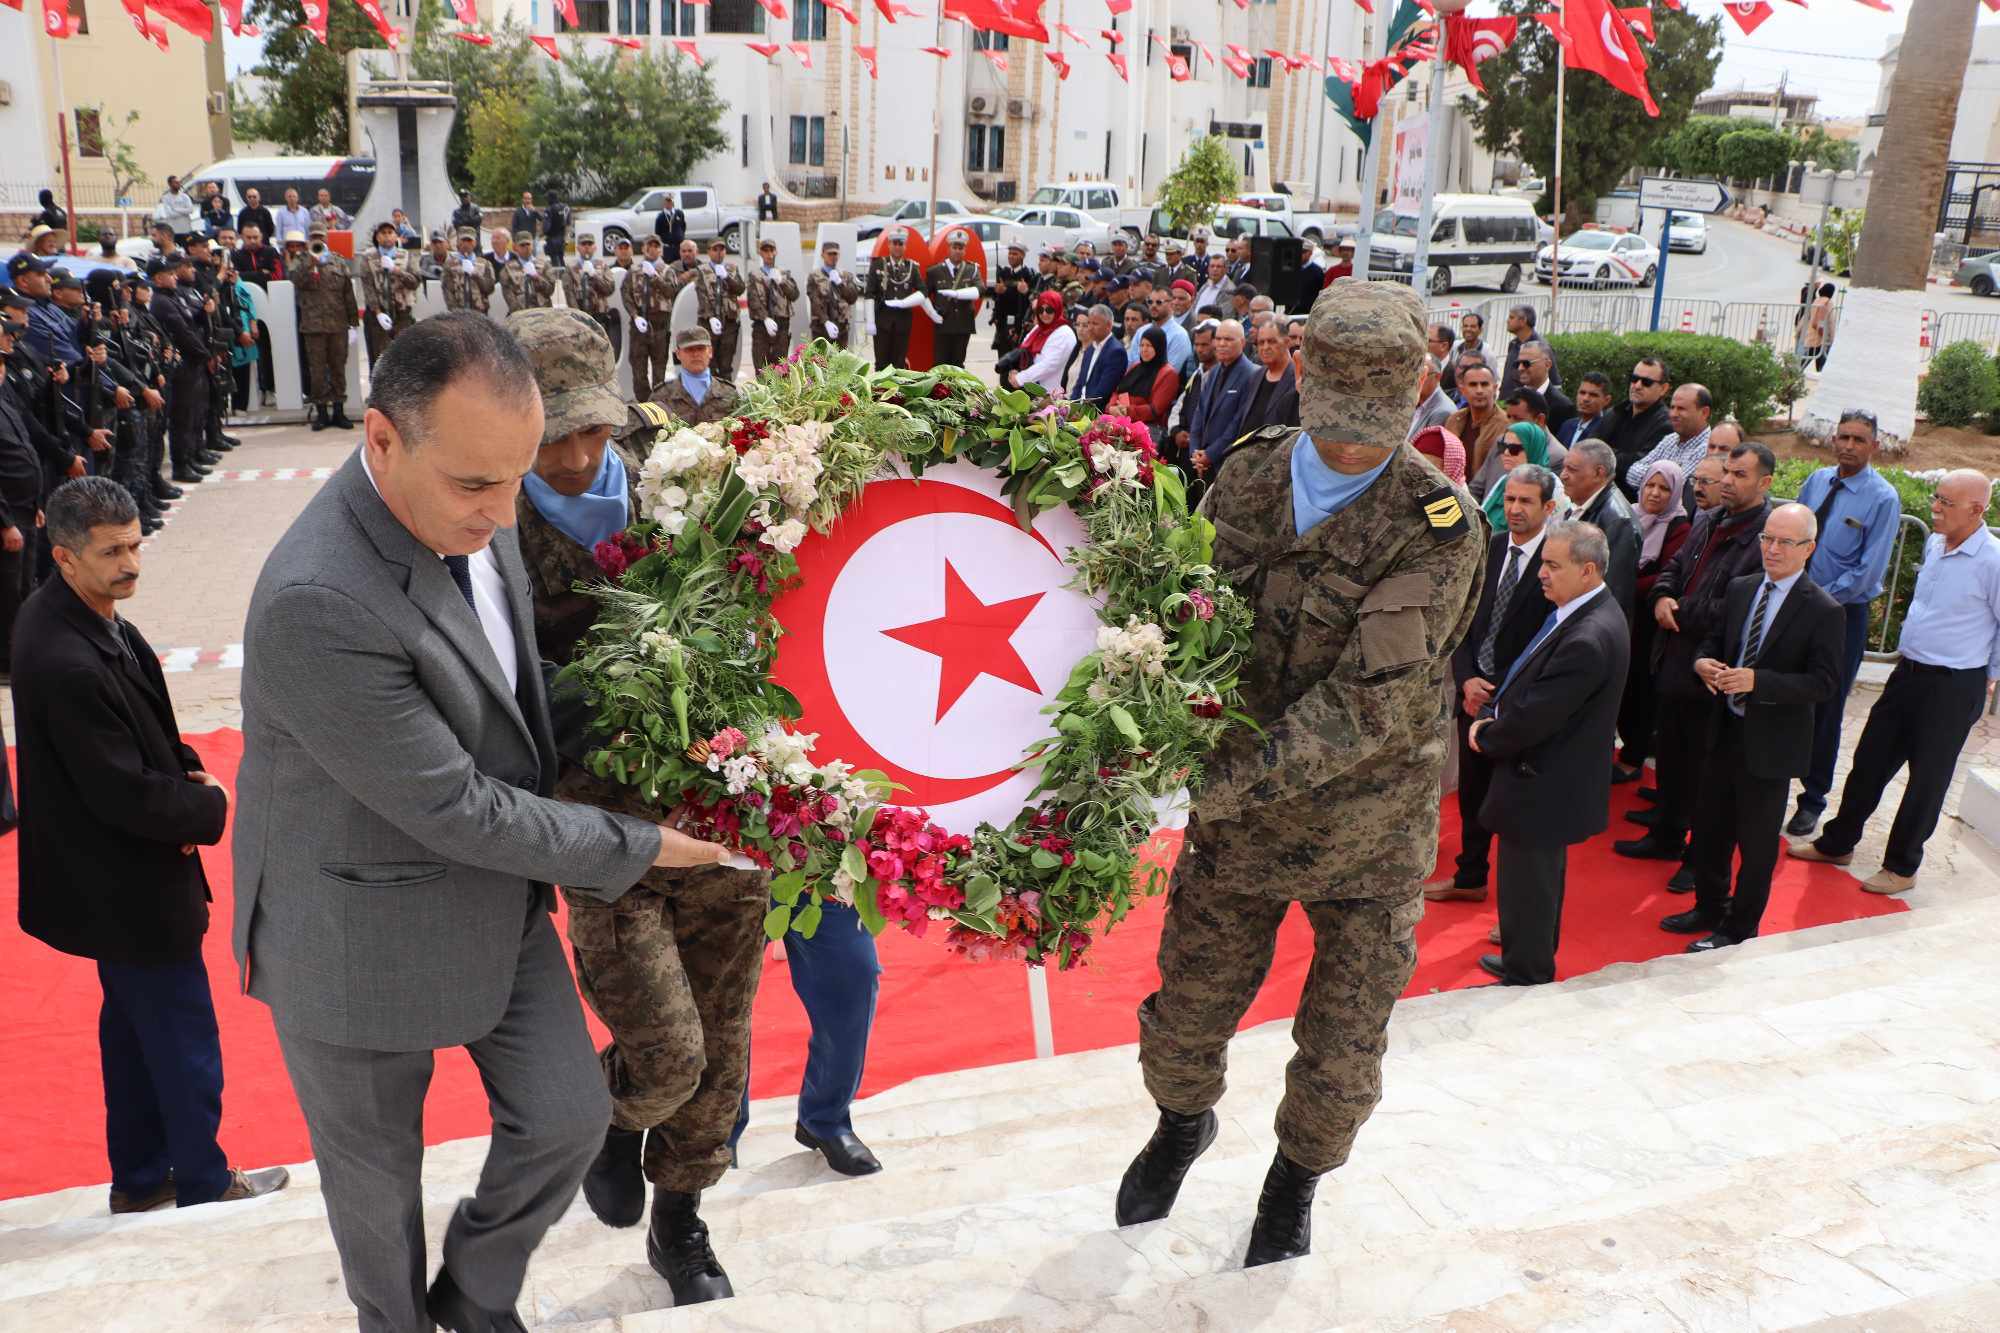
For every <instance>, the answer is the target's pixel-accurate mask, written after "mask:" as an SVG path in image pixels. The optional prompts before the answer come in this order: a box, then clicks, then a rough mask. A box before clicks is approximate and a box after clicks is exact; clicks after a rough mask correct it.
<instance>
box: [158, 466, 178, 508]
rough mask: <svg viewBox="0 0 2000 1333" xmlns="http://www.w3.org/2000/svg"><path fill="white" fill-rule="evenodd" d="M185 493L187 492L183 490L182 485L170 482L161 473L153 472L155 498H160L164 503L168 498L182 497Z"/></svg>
mask: <svg viewBox="0 0 2000 1333" xmlns="http://www.w3.org/2000/svg"><path fill="white" fill-rule="evenodd" d="M184 493H185V492H183V491H182V490H181V488H180V487H178V486H176V485H174V484H173V483H171V482H169V481H168V480H167V479H166V478H165V477H162V476H161V475H160V474H159V473H157V472H155V473H154V474H153V498H154V499H155V500H158V501H160V502H161V503H162V504H164V503H166V502H167V501H168V500H178V499H180V498H181V496H182V495H183V494H184Z"/></svg>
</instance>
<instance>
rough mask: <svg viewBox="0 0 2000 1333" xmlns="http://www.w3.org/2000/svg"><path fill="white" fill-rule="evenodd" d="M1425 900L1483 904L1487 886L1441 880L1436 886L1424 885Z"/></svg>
mask: <svg viewBox="0 0 2000 1333" xmlns="http://www.w3.org/2000/svg"><path fill="white" fill-rule="evenodd" d="M1424 899H1425V901H1427V902H1433V903H1483V902H1485V901H1486V886H1485V885H1484V884H1479V885H1465V884H1459V883H1456V882H1454V881H1452V880H1446V879H1441V880H1439V881H1438V882H1437V883H1435V884H1426V885H1424Z"/></svg>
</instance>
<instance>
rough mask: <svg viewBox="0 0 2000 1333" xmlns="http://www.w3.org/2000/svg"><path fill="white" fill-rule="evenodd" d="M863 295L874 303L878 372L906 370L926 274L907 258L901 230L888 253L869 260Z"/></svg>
mask: <svg viewBox="0 0 2000 1333" xmlns="http://www.w3.org/2000/svg"><path fill="white" fill-rule="evenodd" d="M862 295H864V296H866V297H868V298H869V299H870V300H872V301H874V302H875V369H877V370H886V369H888V368H889V367H890V366H894V367H896V368H897V369H898V370H903V369H907V368H908V366H909V364H910V328H911V326H912V325H913V323H914V322H915V319H916V315H915V311H916V307H918V306H920V305H922V304H923V303H924V273H923V270H922V269H920V268H918V267H917V261H916V260H914V259H910V258H907V257H905V256H904V254H903V229H902V228H901V227H898V228H896V229H895V230H894V231H892V232H890V233H889V253H888V254H886V255H878V256H876V257H875V258H874V259H873V260H871V261H869V264H868V286H867V288H866V289H865V290H864V291H863V293H862Z"/></svg>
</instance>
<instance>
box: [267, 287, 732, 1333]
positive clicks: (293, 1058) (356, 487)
mask: <svg viewBox="0 0 2000 1333" xmlns="http://www.w3.org/2000/svg"><path fill="white" fill-rule="evenodd" d="M362 431H363V437H364V438H363V442H362V446H361V448H360V449H359V450H358V451H357V452H356V454H355V455H354V456H353V457H351V458H349V459H348V461H347V463H346V464H345V466H343V467H342V468H341V469H340V471H339V472H338V473H337V474H336V475H335V476H334V478H333V480H332V481H331V482H329V483H328V485H327V486H326V488H325V490H323V491H322V492H321V493H320V494H319V495H318V496H317V497H315V498H314V500H313V501H312V503H311V504H309V505H307V506H306V509H305V512H304V513H302V514H301V515H299V518H298V520H297V521H296V522H295V523H293V524H292V527H291V530H290V531H289V532H287V533H286V535H285V537H284V538H283V540H281V541H280V542H279V543H278V545H277V547H276V548H275V549H274V550H273V552H272V554H271V557H270V559H269V560H267V561H266V562H265V564H264V570H263V573H262V575H261V576H260V577H259V578H258V581H257V588H256V592H255V593H254V594H253V596H252V597H251V601H250V616H249V624H248V626H247V628H246V630H245V633H244V671H243V685H242V695H243V731H244V754H243V766H242V769H241V774H240V778H239V792H240V798H239V805H238V815H237V820H236V831H235V842H234V852H235V864H236V883H237V886H238V887H237V898H236V922H235V933H234V944H235V950H236V959H237V963H238V966H239V967H240V968H241V971H242V981H243V984H244V986H245V988H246V989H247V990H248V992H249V993H250V994H251V995H253V996H255V997H256V998H258V999H260V1000H262V1001H264V1002H265V1003H266V1004H268V1005H270V1007H271V1016H272V1020H273V1022H274V1023H275V1025H276V1027H277V1030H278V1039H279V1044H280V1046H281V1048H282V1049H283V1051H284V1056H285V1064H286V1068H287V1069H288V1070H289V1071H290V1073H291V1077H292V1086H293V1088H294V1089H295V1090H296V1092H297V1094H298V1098H299V1105H300V1107H301V1109H303V1111H304V1112H305V1117H306V1124H307V1127H308V1128H309V1129H310V1131H311V1133H312V1144H313V1154H314V1156H315V1157H316V1158H317V1159H318V1162H319V1166H320V1179H321V1185H322V1190H323V1192H324V1194H325V1197H326V1208H327V1220H328V1222H329V1223H330V1224H331V1225H332V1228H333V1236H334V1243H335V1245H336V1246H337V1247H338V1249H339V1251H340V1261H341V1270H342V1272H343V1274H344V1275H345V1277H346V1282H347V1292H348V1296H349V1297H350V1298H351V1299H352V1300H353V1301H354V1303H355V1306H356V1307H357V1310H358V1312H359V1316H360V1326H361V1328H362V1329H363V1330H365V1331H366V1333H427V1331H428V1330H429V1329H430V1328H431V1327H432V1325H433V1323H436V1324H440V1325H442V1326H443V1327H445V1328H447V1329H452V1330H455V1331H456V1333H484V1331H485V1330H502V1331H504V1330H514V1329H520V1328H522V1324H521V1322H520V1318H519V1316H518V1315H516V1314H515V1313H514V1310H513V1305H514V1300H515V1298H516V1296H517V1295H518V1294H519V1292H520V1288H521V1282H522V1279H523V1277H524V1275H525V1273H526V1270H527V1263H528V1256H529V1254H530V1253H531V1252H532V1251H533V1250H534V1248H535V1246H536V1245H537V1244H539V1243H540V1241H541V1238H542V1235H543V1233H544V1232H545V1231H547V1229H548V1228H549V1226H550V1225H551V1224H552V1223H553V1222H554V1221H555V1220H556V1218H557V1217H559V1216H560V1215H561V1214H562V1211H563V1209H564V1208H566V1207H567V1206H568V1205H569V1202H570V1200H571V1198H572V1197H574V1195H575V1193H576V1189H577V1185H578V1182H579V1181H580V1180H581V1179H582V1177H583V1173H584V1171H585V1169H586V1168H587V1167H588V1166H589V1164H590V1160H591V1158H592V1157H593V1156H594V1155H595V1154H596V1152H597V1150H598V1148H599V1147H600V1146H601V1144H602V1142H603V1138H604V1126H605V1124H606V1123H607V1121H608V1118H609V1116H610V1113H611V1108H610V1102H609V1100H608V1098H607V1096H606V1093H605V1090H604V1079H603V1075H602V1073H601V1072H600V1070H599V1068H598V1063H597V1056H596V1052H595V1051H593V1050H592V1049H591V1043H590V1038H589V1036H588V1034H587V1033H586V1031H585V1029H584V1024H583V1012H582V1009H581V1008H580V1006H579V1005H578V1003H577V996H576V987H575V985H574V983H573V982H572V980H571V978H570V973H569V969H568V967H567V966H566V965H565V963H564V961H563V956H562V950H561V946H560V945H559V944H558V942H557V940H556V935H555V931H554V929H553V928H552V927H551V925H550V923H549V912H550V910H551V908H552V906H553V903H554V896H553V893H552V891H551V889H550V887H549V886H550V882H551V881H560V882H561V883H562V884H563V885H564V886H566V887H568V888H570V889H572V890H578V889H580V890H583V891H585V892H592V893H596V894H599V895H601V896H603V897H604V898H606V899H607V900H609V899H615V898H617V897H619V896H621V895H622V894H623V893H624V892H625V891H626V890H627V889H629V888H630V887H631V886H632V885H633V884H634V883H635V882H636V881H637V880H638V879H639V877H640V875H641V874H642V873H644V871H645V870H646V869H647V868H648V867H650V866H654V865H676V866H686V865H707V864H713V863H715V862H718V861H720V860H721V859H722V857H723V856H724V855H725V853H724V851H723V849H722V848H720V847H717V846H714V845H713V844H710V843H704V842H696V841H695V840H693V839H691V838H689V837H687V836H686V835H685V834H682V833H679V832H677V831H675V830H672V829H669V828H667V827H665V826H663V825H657V824H653V823H649V822H647V821H646V820H643V819H635V818H631V817H629V816H625V815H618V814H613V813H611V812H608V811H604V810H598V809H594V808H592V807H590V806H585V805H573V804H569V803H565V802H559V801H553V800H549V799H547V797H546V793H547V792H548V791H549V790H550V787H551V784H552V783H553V781H554V778H555V775H556V763H557V761H556V754H555V747H554V742H553V740H552V739H551V733H550V723H549V704H548V697H547V694H546V691H545V687H544V684H543V677H542V672H541V663H540V662H539V660H538V659H537V655H536V653H535V649H534V644H535V636H534V627H533V624H532V620H531V616H530V608H529V599H528V593H527V572H526V570H525V568H524V567H523V565H522V562H521V555H520V550H519V547H518V546H517V544H516V542H515V538H514V534H513V532H512V531H511V529H512V527H513V523H514V501H515V496H516V494H517V493H518V492H519V490H520V486H521V478H522V477H523V476H524V475H525V474H526V473H527V472H528V470H529V468H530V467H531V466H532V465H533V463H534V461H535V452H536V449H537V447H538V446H539V445H540V444H541V435H542V406H541V397H540V393H539V391H538V390H537V389H536V387H535V374H534V368H533V366H531V365H530V364H529V362H528V360H527V358H526V357H525V355H524V354H523V353H522V351H521V349H520V347H519V346H518V345H517V344H516V343H515V342H514V340H513V338H512V337H511V336H510V335H509V334H508V333H507V332H506V331H505V330H504V329H503V328H501V327H500V326H499V325H497V324H495V323H493V322H492V321H491V320H489V319H487V318H486V317H485V316H483V315H479V314H475V313H471V312H458V313H455V314H448V315H443V316H440V317H438V318H436V319H429V320H425V321H423V322H421V323H419V324H417V325H416V326H415V327H413V328H411V329H410V330H408V331H407V332H405V333H404V334H403V335H402V336H401V337H399V338H398V339H397V340H396V341H395V342H394V343H392V344H391V345H390V347H389V349H388V350H387V351H386V352H384V353H383V355H382V359H381V360H380V361H378V362H377V363H376V365H375V373H374V385H373V390H372V392H371V394H370V397H369V400H368V413H367V418H366V420H365V421H364V422H363V423H362ZM444 1046H464V1047H465V1048H466V1050H467V1052H468V1053H469V1054H470V1055H471V1056H472V1059H473V1062H474V1063H475V1064H476V1065H478V1067H479V1072H480V1076H481V1078H482V1079H483V1081H484V1082H485V1085H486V1090H487V1096H488V1099H489V1102H490V1104H491V1107H492V1110H493V1122H494V1130H493V1140H492V1146H491V1147H490V1149H489V1150H488V1153H487V1158H486V1166H485V1169H484V1171H483V1172H482V1173H481V1176H480V1181H479V1186H478V1189H477V1190H476V1191H475V1193H474V1195H473V1197H471V1198H469V1199H464V1200H461V1201H460V1203H459V1205H458V1209H457V1211H456V1213H454V1215H453V1217H452V1220H451V1225H450V1227H449V1228H448V1229H447V1231H446V1233H445V1238H444V1264H443V1267H442V1268H441V1269H440V1270H439V1272H438V1275H437V1279H436V1281H435V1282H434V1283H433V1284H432V1285H431V1288H430V1290H429V1292H428V1294H426V1292H425V1290H424V1274H425V1269H426V1264H425V1251H424V1232H423V1197H422V1190H421V1182H420V1179H419V1177H420V1174H421V1169H422V1163H423V1102H424V1092H425V1089H426V1088H427V1087H428V1085H429V1083H430V1077H431V1068H432V1052H433V1051H435V1050H436V1049H437V1048H439V1047H444Z"/></svg>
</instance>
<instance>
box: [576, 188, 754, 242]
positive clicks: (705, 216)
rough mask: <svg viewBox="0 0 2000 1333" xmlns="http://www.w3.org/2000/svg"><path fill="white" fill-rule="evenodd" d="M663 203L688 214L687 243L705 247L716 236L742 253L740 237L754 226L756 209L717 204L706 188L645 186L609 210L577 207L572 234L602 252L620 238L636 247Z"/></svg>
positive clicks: (649, 232)
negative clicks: (592, 238)
mask: <svg viewBox="0 0 2000 1333" xmlns="http://www.w3.org/2000/svg"><path fill="white" fill-rule="evenodd" d="M668 199H673V200H675V201H676V202H678V203H679V205H680V209H681V211H682V212H683V213H685V214H687V234H688V239H690V240H693V241H696V242H699V243H701V244H704V245H705V244H706V243H707V242H708V241H709V240H710V239H711V238H712V237H716V236H720V237H721V238H722V239H723V240H724V241H726V242H728V244H729V252H730V253H731V254H741V253H742V252H743V238H744V237H745V236H746V235H748V234H749V228H750V227H751V226H752V225H753V224H754V223H755V222H756V220H757V210H756V209H755V208H753V207H751V206H749V205H747V204H725V203H721V202H719V201H718V200H717V198H716V194H715V191H714V190H713V189H711V188H710V187H709V186H706V185H649V186H646V187H645V188H644V189H639V190H634V191H633V192H632V193H631V195H630V196H629V197H627V198H626V199H625V200H623V201H622V202H620V203H617V204H614V205H613V206H611V207H610V208H580V209H578V210H577V212H576V218H575V222H574V225H573V228H572V230H573V232H574V234H575V235H576V236H579V237H581V236H595V237H597V238H598V244H599V245H601V246H602V247H603V248H604V250H605V251H606V252H607V253H608V252H609V251H610V250H611V248H612V247H613V246H614V245H616V244H617V243H618V242H619V240H620V239H628V240H630V241H631V242H632V244H634V245H640V244H643V243H644V242H645V239H646V238H647V237H648V236H651V235H652V234H653V221H654V219H655V218H656V217H658V215H659V212H660V210H661V209H662V208H664V207H666V204H667V200H668Z"/></svg>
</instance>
